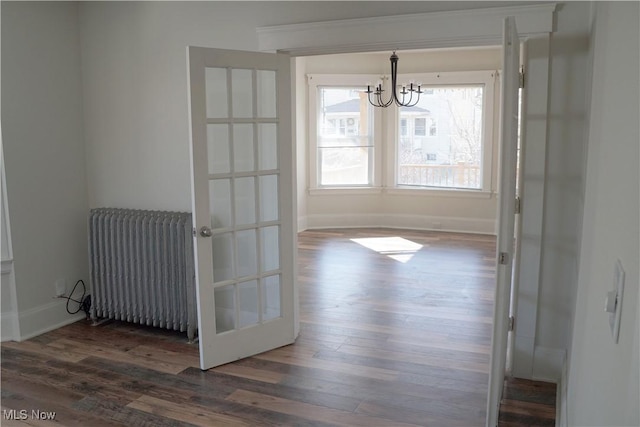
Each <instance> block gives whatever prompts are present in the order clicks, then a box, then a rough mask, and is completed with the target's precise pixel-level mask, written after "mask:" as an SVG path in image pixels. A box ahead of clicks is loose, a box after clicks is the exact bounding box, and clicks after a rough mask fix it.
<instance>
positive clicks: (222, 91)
mask: <svg viewBox="0 0 640 427" xmlns="http://www.w3.org/2000/svg"><path fill="white" fill-rule="evenodd" d="M205 87H206V91H207V117H209V118H219V117H229V106H228V101H227V69H226V68H207V69H205Z"/></svg>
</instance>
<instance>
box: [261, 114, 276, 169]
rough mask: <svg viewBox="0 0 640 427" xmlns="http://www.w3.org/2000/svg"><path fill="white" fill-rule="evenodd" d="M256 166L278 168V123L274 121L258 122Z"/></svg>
mask: <svg viewBox="0 0 640 427" xmlns="http://www.w3.org/2000/svg"><path fill="white" fill-rule="evenodd" d="M258 167H259V168H260V170H267V169H278V125H276V124H275V123H260V124H258Z"/></svg>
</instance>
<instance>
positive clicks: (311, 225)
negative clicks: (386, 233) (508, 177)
mask: <svg viewBox="0 0 640 427" xmlns="http://www.w3.org/2000/svg"><path fill="white" fill-rule="evenodd" d="M302 224H304V225H306V227H305V229H322V228H362V227H388V228H400V229H402V228H405V229H413V230H433V231H451V232H458V233H474V234H490V235H495V221H494V220H491V219H481V218H458V217H448V216H446V217H438V216H427V215H392V214H364V215H362V214H359V215H354V214H346V215H345V214H335V215H334V214H326V215H325V214H316V215H308V216H306V217H304V221H301V219H298V229H300V227H301V225H302Z"/></svg>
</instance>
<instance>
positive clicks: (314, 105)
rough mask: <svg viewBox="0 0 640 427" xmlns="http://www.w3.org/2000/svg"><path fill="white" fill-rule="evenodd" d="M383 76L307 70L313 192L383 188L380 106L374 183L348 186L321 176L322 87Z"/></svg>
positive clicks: (375, 134) (375, 117) (375, 133)
mask: <svg viewBox="0 0 640 427" xmlns="http://www.w3.org/2000/svg"><path fill="white" fill-rule="evenodd" d="M379 79H380V75H377V74H307V88H308V94H307V96H308V105H309V111H308V113H309V116H308V124H309V126H308V132H309V134H308V141H309V144H308V147H309V150H308V152H309V159H308V160H309V163H308V165H309V193H310V194H319V193H322V192H323V191H327V190H330V189H335V190H336V191H340V192H345V191H356V192H361V191H362V190H363V189H367V188H378V189H379V188H380V187H381V185H382V177H381V170H382V156H381V155H380V153H381V152H382V143H381V140H382V132H383V131H382V112H381V111H379V110H380V109H379V108H375V109H374V110H373V161H372V162H371V164H372V166H373V170H372V171H371V174H372V183H371V184H366V185H358V186H356V185H347V186H325V185H320V183H319V176H318V156H317V153H318V99H317V98H318V97H317V94H318V87H319V86H332V87H340V86H345V87H351V86H366V85H367V83H369V84H372V83H375V82H376V81H378V80H379Z"/></svg>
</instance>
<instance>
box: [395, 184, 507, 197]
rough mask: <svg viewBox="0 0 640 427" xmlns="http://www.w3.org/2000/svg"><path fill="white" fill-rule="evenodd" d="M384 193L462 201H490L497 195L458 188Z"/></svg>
mask: <svg viewBox="0 0 640 427" xmlns="http://www.w3.org/2000/svg"><path fill="white" fill-rule="evenodd" d="M384 191H385V193H387V194H389V195H392V196H422V197H456V198H461V199H490V198H491V197H492V196H493V195H494V194H496V193H494V192H492V191H483V190H460V189H456V188H451V189H445V188H408V187H394V188H386V189H385V190H384Z"/></svg>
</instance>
